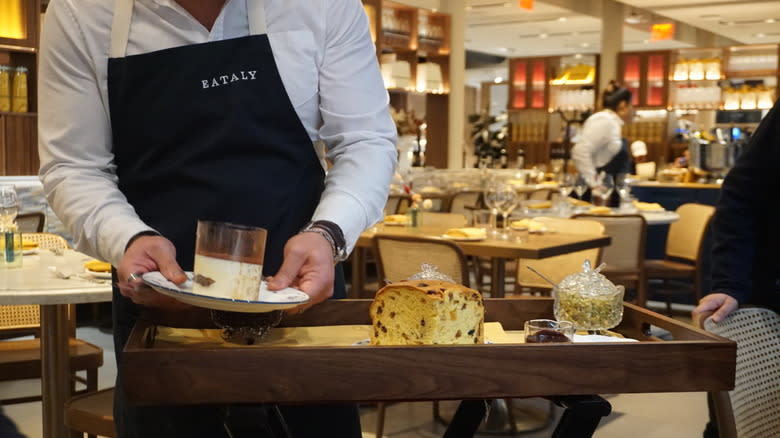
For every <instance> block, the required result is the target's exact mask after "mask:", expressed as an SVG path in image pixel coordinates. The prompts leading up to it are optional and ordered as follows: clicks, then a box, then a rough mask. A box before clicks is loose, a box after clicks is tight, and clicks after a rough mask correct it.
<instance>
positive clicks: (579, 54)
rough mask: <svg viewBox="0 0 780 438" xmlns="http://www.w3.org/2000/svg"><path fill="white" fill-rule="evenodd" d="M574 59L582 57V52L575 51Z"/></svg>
mask: <svg viewBox="0 0 780 438" xmlns="http://www.w3.org/2000/svg"><path fill="white" fill-rule="evenodd" d="M574 59H582V53H577V54H576V55H574Z"/></svg>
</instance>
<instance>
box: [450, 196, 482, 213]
mask: <svg viewBox="0 0 780 438" xmlns="http://www.w3.org/2000/svg"><path fill="white" fill-rule="evenodd" d="M480 208H482V191H477V190H465V191H462V192H457V193H455V194H454V195H452V199H450V209H449V212H450V213H459V214H462V215H465V216H466V219H467V220H469V221H470V220H471V213H472V211H474V210H475V209H480Z"/></svg>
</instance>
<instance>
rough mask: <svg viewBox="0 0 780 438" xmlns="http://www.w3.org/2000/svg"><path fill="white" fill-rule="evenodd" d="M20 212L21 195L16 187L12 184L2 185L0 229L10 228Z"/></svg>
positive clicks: (0, 188)
mask: <svg viewBox="0 0 780 438" xmlns="http://www.w3.org/2000/svg"><path fill="white" fill-rule="evenodd" d="M18 212H19V197H18V196H17V195H16V187H14V186H13V185H11V184H3V185H0V230H8V229H10V228H11V225H12V224H13V223H14V220H15V219H16V214H17V213H18Z"/></svg>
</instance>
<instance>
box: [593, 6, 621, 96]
mask: <svg viewBox="0 0 780 438" xmlns="http://www.w3.org/2000/svg"><path fill="white" fill-rule="evenodd" d="M623 18H624V17H623V4H622V3H618V2H616V1H614V0H602V6H601V56H600V57H599V90H604V89H605V87H606V86H607V85H608V84H609V81H610V80H612V79H617V77H618V69H617V59H618V53H620V51H621V50H623ZM596 102H597V105H596V106H597V107H600V106H601V96H597V98H596Z"/></svg>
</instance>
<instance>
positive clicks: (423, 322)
mask: <svg viewBox="0 0 780 438" xmlns="http://www.w3.org/2000/svg"><path fill="white" fill-rule="evenodd" d="M420 325H421V326H423V327H425V320H424V319H421V320H420Z"/></svg>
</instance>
